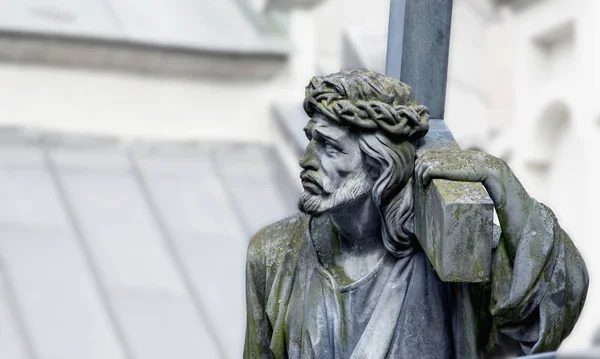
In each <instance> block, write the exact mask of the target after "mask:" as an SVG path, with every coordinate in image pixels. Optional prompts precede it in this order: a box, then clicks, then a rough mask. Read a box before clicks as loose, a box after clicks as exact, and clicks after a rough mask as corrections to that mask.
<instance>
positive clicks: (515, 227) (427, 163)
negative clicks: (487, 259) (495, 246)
mask: <svg viewBox="0 0 600 359" xmlns="http://www.w3.org/2000/svg"><path fill="white" fill-rule="evenodd" d="M415 176H416V180H417V183H421V184H422V185H423V186H428V185H429V184H430V183H431V180H432V179H435V178H439V179H446V180H452V181H463V182H481V183H482V184H483V186H484V187H485V189H486V190H487V192H488V194H489V195H490V198H491V199H492V201H494V207H495V208H496V212H497V213H498V218H499V220H500V226H501V227H502V231H503V234H504V236H505V238H507V240H508V241H509V242H514V241H516V240H517V238H518V237H519V236H520V234H521V230H522V228H523V226H524V225H525V221H526V220H527V217H526V215H525V214H526V213H528V209H529V208H530V207H531V204H532V201H533V199H532V198H531V197H530V196H529V195H528V193H527V191H526V190H525V188H524V187H523V185H522V184H521V183H520V182H519V180H518V179H517V177H516V176H515V175H514V173H513V172H512V170H511V169H510V167H508V165H507V164H506V163H505V162H504V161H503V160H501V159H499V158H496V157H494V156H492V155H490V154H487V153H485V152H481V151H474V150H452V151H449V150H438V151H429V152H426V153H425V154H423V155H422V156H421V157H419V158H418V159H417V161H416V165H415Z"/></svg>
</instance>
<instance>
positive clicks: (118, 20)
mask: <svg viewBox="0 0 600 359" xmlns="http://www.w3.org/2000/svg"><path fill="white" fill-rule="evenodd" d="M0 28H2V29H6V30H14V31H22V32H34V33H44V34H55V35H68V36H75V37H82V38H89V39H108V40H121V41H128V42H136V43H146V44H153V45H168V46H182V47H187V48H199V49H204V50H213V51H232V52H237V53H256V52H259V53H260V52H267V53H271V52H274V53H282V52H284V51H285V50H286V45H287V42H286V38H285V37H284V36H283V32H282V30H281V29H280V28H278V27H277V26H271V27H267V26H262V25H261V24H260V23H259V18H258V16H257V15H254V14H252V12H251V10H250V9H246V8H244V7H243V6H241V3H240V2H239V1H237V0H219V1H191V0H152V1H143V0H118V1H115V0H113V1H107V0H19V1H3V2H0Z"/></svg>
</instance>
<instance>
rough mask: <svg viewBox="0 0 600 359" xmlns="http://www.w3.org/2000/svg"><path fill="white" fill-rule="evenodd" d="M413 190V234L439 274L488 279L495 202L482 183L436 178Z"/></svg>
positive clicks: (453, 278)
mask: <svg viewBox="0 0 600 359" xmlns="http://www.w3.org/2000/svg"><path fill="white" fill-rule="evenodd" d="M415 194H416V196H417V198H418V199H417V200H416V201H415V216H416V218H417V223H419V225H417V226H416V227H415V230H416V234H417V237H418V238H419V242H420V243H421V246H422V247H423V249H424V250H425V253H427V256H428V257H429V260H430V261H431V263H432V264H433V267H434V268H435V270H436V272H437V274H438V275H439V277H440V278H441V279H442V280H443V281H445V282H484V281H488V280H489V279H490V266H491V259H492V233H491V231H492V229H493V223H492V221H493V213H494V212H493V211H494V210H493V208H494V204H493V202H492V200H491V199H490V198H489V196H488V194H487V192H486V191H485V189H484V188H483V186H481V185H480V184H478V183H467V182H455V181H447V180H442V179H435V180H433V181H432V184H431V185H430V186H428V187H425V188H424V187H422V186H418V188H417V191H416V192H415Z"/></svg>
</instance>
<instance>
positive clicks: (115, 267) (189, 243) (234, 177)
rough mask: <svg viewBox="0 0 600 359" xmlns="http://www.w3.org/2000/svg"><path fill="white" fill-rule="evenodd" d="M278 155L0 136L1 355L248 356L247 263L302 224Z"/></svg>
mask: <svg viewBox="0 0 600 359" xmlns="http://www.w3.org/2000/svg"><path fill="white" fill-rule="evenodd" d="M273 156H277V154H276V153H275V152H273V150H272V149H271V148H270V147H266V146H261V145H253V144H243V143H237V144H236V143H206V142H137V143H129V144H124V143H121V142H120V141H118V139H115V138H103V137H89V136H77V135H65V134H60V133H47V132H32V131H24V130H21V129H18V128H17V129H4V130H2V131H0V318H2V325H3V330H1V331H0V352H2V353H3V357H4V354H6V355H8V356H7V358H8V357H10V358H14V359H20V358H27V357H37V356H36V354H41V355H42V356H41V357H48V358H50V357H52V358H62V359H70V358H76V359H80V358H98V359H112V358H126V357H127V358H157V359H158V358H161V359H162V358H232V359H233V358H239V357H240V355H241V350H242V346H243V333H244V323H245V315H244V313H245V311H244V302H245V292H244V273H245V272H244V263H245V252H246V246H247V243H248V240H249V239H250V237H251V236H252V234H253V233H255V232H256V231H257V230H258V229H259V228H260V227H262V226H264V225H266V224H268V223H271V222H273V221H276V220H277V219H280V218H283V217H285V216H288V215H290V214H292V213H294V212H295V211H296V210H295V198H296V193H295V192H294V190H293V189H291V188H288V187H287V185H288V184H291V182H290V180H289V179H288V178H287V177H280V176H284V175H282V173H283V171H281V170H280V168H278V165H277V163H278V162H277V160H276V158H274V157H273Z"/></svg>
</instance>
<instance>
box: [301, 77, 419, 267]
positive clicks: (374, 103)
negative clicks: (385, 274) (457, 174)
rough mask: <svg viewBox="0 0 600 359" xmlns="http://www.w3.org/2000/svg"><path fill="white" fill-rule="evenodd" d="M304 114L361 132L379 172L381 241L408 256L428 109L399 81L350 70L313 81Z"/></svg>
mask: <svg viewBox="0 0 600 359" xmlns="http://www.w3.org/2000/svg"><path fill="white" fill-rule="evenodd" d="M304 110H305V111H306V113H307V114H308V115H309V116H311V117H312V116H313V114H314V113H315V112H319V113H321V114H324V115H325V116H326V117H327V118H328V119H329V120H331V121H333V122H334V123H337V124H338V125H343V126H348V128H349V129H350V130H355V131H358V132H359V133H360V136H359V147H360V149H361V151H362V152H363V154H364V155H365V156H367V157H368V158H370V159H371V160H372V161H370V162H371V163H372V165H371V166H373V167H374V168H372V170H374V171H375V172H376V173H377V174H378V175H377V178H376V180H375V183H374V185H373V190H372V193H371V198H372V200H373V202H374V204H375V205H376V206H377V208H378V209H379V213H380V216H381V231H382V237H383V243H384V245H385V247H386V249H387V250H388V251H389V252H390V253H392V254H393V255H394V256H396V257H404V256H407V255H410V254H411V253H412V252H413V251H414V250H415V248H416V247H417V246H418V242H417V241H416V236H415V233H414V207H413V201H414V200H413V193H412V192H413V185H412V181H413V179H412V174H413V171H414V165H415V154H416V148H415V147H416V143H417V142H418V140H420V139H421V138H422V137H423V136H424V135H425V134H426V133H427V131H428V129H429V124H428V121H429V110H428V109H427V107H425V106H422V105H419V104H418V103H417V101H416V99H415V97H414V94H413V91H412V89H411V88H410V87H409V86H408V85H406V84H404V83H402V82H400V81H399V80H397V79H394V78H391V77H387V76H384V75H381V74H378V73H375V72H367V71H361V70H346V71H342V72H339V73H335V74H331V75H328V76H323V77H314V78H313V79H312V80H311V82H310V83H309V85H308V86H307V87H306V96H305V100H304Z"/></svg>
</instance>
